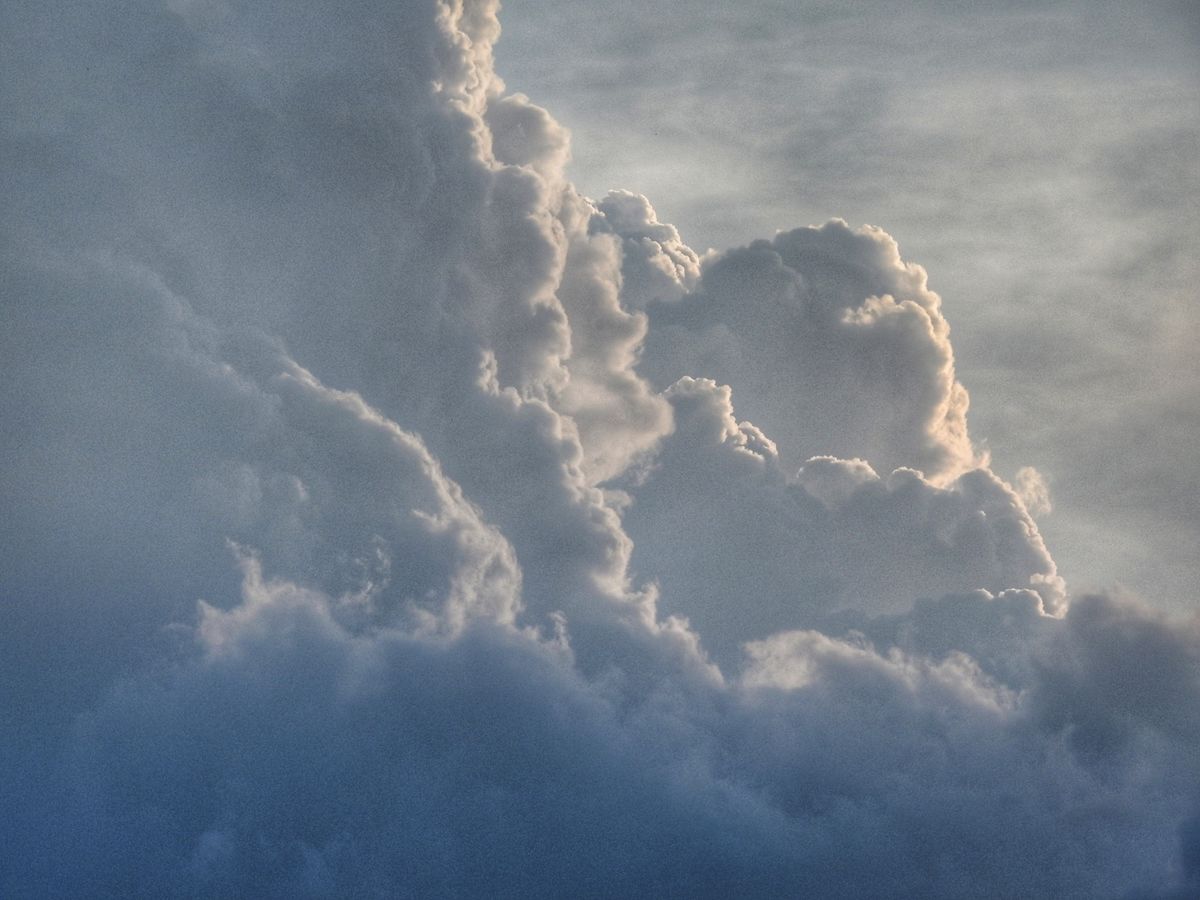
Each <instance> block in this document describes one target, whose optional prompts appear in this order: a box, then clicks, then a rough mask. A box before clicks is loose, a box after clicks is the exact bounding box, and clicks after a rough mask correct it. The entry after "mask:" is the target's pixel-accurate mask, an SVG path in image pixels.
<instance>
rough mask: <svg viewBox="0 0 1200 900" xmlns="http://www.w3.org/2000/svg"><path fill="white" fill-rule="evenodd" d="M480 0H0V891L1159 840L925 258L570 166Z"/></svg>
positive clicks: (1121, 727) (1109, 871) (986, 862)
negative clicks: (962, 371) (0, 329)
mask: <svg viewBox="0 0 1200 900" xmlns="http://www.w3.org/2000/svg"><path fill="white" fill-rule="evenodd" d="M496 13H497V5H496V4H495V3H491V2H483V0H480V2H465V3H462V2H432V0H430V2H413V3H403V4H394V3H384V2H372V0H357V2H351V3H349V4H343V5H342V6H339V7H338V9H337V10H336V12H331V11H328V10H325V9H322V8H320V7H311V8H309V7H308V6H302V7H296V6H295V5H294V4H276V3H266V4H262V3H257V4H252V5H250V4H239V3H220V4H218V3H207V2H186V3H157V2H151V0H145V2H138V3H134V4H116V3H101V4H98V5H90V6H87V7H80V8H76V9H72V10H70V11H68V12H67V13H66V14H63V15H59V14H58V13H57V12H55V11H52V10H47V9H44V8H43V7H40V6H37V5H34V4H21V3H17V4H10V5H9V6H8V7H6V9H5V11H4V14H3V15H4V23H3V25H4V29H3V32H4V34H5V35H6V40H7V42H8V43H9V44H11V45H12V47H13V48H16V49H17V51H18V52H15V53H13V54H7V53H6V54H4V55H3V57H2V59H3V62H0V66H3V70H2V71H0V85H3V88H0V101H2V103H3V112H4V117H3V123H4V124H3V126H2V127H3V142H4V147H5V158H6V159H8V160H11V161H12V164H11V165H10V166H6V167H5V173H4V176H3V177H4V179H5V185H6V188H7V194H8V196H10V197H11V198H12V202H11V203H9V204H7V205H6V206H5V208H4V211H3V212H0V228H2V229H3V235H4V241H3V249H2V253H3V257H2V258H3V279H4V281H3V285H4V293H3V297H4V301H3V302H4V308H5V321H6V329H5V334H4V336H3V338H2V340H3V342H4V343H3V360H4V362H3V372H4V380H5V384H6V386H7V390H6V391H5V393H4V395H3V397H2V398H0V409H2V410H3V416H4V421H5V422H6V424H8V425H9V427H8V428H7V429H6V434H5V435H4V437H3V438H2V439H0V448H2V453H3V460H4V469H3V472H4V477H3V479H2V481H0V502H2V503H3V506H4V508H5V509H6V516H5V521H4V523H3V525H2V526H0V528H2V529H3V531H2V534H3V537H4V541H3V543H2V548H3V549H0V589H2V592H3V607H2V611H0V615H2V616H3V619H2V623H3V628H2V629H0V673H2V674H3V683H4V684H5V686H6V691H7V698H6V702H5V704H4V706H3V717H2V718H0V763H2V764H3V770H4V773H5V774H4V776H3V778H0V805H2V806H3V808H4V809H5V810H6V816H5V817H4V820H3V822H0V838H2V839H3V847H4V849H3V851H0V893H3V894H5V895H9V894H11V895H14V896H80V895H90V896H147V897H150V896H154V897H159V896H246V895H253V896H263V897H272V896H277V897H296V896H313V897H325V896H412V897H426V896H464V895H465V896H477V895H489V896H564V895H572V896H574V895H582V896H605V895H607V896H625V895H630V896H643V895H651V896H689V897H693V896H730V895H732V894H738V895H742V896H780V895H784V896H791V895H795V894H809V895H813V896H831V897H836V896H863V895H871V896H896V897H900V896H914V895H920V896H931V897H937V896H944V897H962V896H973V895H975V896H1014V897H1015V896H1022V897H1024V896H1080V897H1083V896H1088V897H1091V896H1113V897H1120V896H1131V895H1137V896H1163V897H1165V896H1181V897H1182V896H1186V895H1187V893H1188V892H1189V891H1194V890H1196V889H1197V888H1200V825H1198V824H1197V823H1200V792H1198V791H1197V790H1196V784H1197V783H1200V771H1197V762H1196V759H1197V757H1196V754H1195V752H1194V751H1195V748H1196V744H1197V740H1198V739H1200V734H1198V733H1197V727H1198V725H1197V721H1196V717H1195V713H1194V710H1195V709H1197V708H1200V705H1198V704H1200V677H1198V671H1200V633H1198V632H1197V629H1196V627H1195V624H1194V623H1191V624H1182V623H1176V622H1171V621H1167V620H1165V619H1163V618H1161V617H1160V616H1158V615H1157V614H1155V613H1152V612H1150V611H1149V610H1147V609H1145V608H1143V607H1140V606H1138V605H1136V604H1134V603H1133V602H1132V601H1126V600H1121V599H1114V598H1108V597H1087V598H1080V599H1076V600H1074V601H1073V602H1070V603H1069V602H1068V600H1069V598H1068V595H1067V590H1066V586H1065V585H1064V584H1063V583H1062V581H1061V579H1060V578H1059V577H1058V575H1057V572H1056V568H1055V564H1054V562H1053V560H1052V558H1051V556H1050V553H1049V552H1048V551H1047V548H1046V546H1045V544H1044V542H1043V541H1042V539H1041V537H1040V535H1039V533H1038V529H1037V525H1036V523H1035V522H1034V520H1033V518H1032V517H1031V516H1030V514H1029V509H1028V508H1027V503H1028V504H1030V505H1039V506H1040V505H1044V504H1045V503H1046V502H1048V498H1047V497H1046V490H1045V485H1044V482H1043V481H1042V480H1041V479H1040V478H1038V477H1037V476H1036V473H1032V472H1030V473H1026V474H1025V475H1023V476H1022V477H1021V478H1020V479H1018V484H1017V485H1016V487H1015V488H1014V487H1013V486H1010V485H1008V484H1006V483H1005V482H1004V481H1003V480H1001V479H1000V478H998V477H997V476H996V475H995V474H993V473H992V472H991V471H989V470H988V468H987V465H986V458H985V456H984V455H983V454H981V453H980V452H978V450H977V449H976V447H975V445H974V444H973V443H972V441H971V438H970V436H969V434H968V432H967V425H966V411H967V395H966V391H965V389H964V388H963V387H962V385H961V384H959V382H958V381H957V378H956V376H955V371H954V364H953V353H952V350H951V346H950V342H949V330H948V326H947V324H946V321H945V318H944V317H943V315H942V312H941V309H940V301H939V299H938V297H937V295H936V294H933V293H932V292H930V291H929V290H928V288H927V286H926V283H925V275H924V272H923V271H922V270H921V269H920V268H919V267H917V266H915V265H912V264H909V263H906V262H904V261H903V260H902V259H901V257H900V255H899V252H898V249H897V247H896V244H895V242H894V241H893V240H892V239H891V238H890V237H888V236H887V235H886V234H884V233H883V232H881V231H879V230H877V229H870V228H862V229H857V230H856V229H852V228H850V227H849V226H847V225H846V224H845V223H842V222H831V223H828V224H826V225H824V226H821V227H819V228H803V229H799V230H796V231H792V232H788V233H784V234H780V235H778V236H776V237H775V238H774V239H773V240H770V241H756V242H753V243H751V244H749V245H748V246H747V247H744V248H741V249H737V250H732V251H729V252H727V253H716V254H709V255H706V256H705V257H704V258H703V259H702V258H701V256H700V255H699V254H697V253H696V252H695V251H693V250H692V249H690V248H689V247H688V246H687V245H686V244H685V243H684V242H683V240H682V238H681V237H680V235H679V233H678V231H677V230H676V229H674V228H673V227H672V226H670V225H668V224H665V223H661V222H659V221H658V219H657V216H656V214H655V212H654V210H653V208H652V207H651V205H650V203H649V202H648V201H646V200H645V199H644V198H642V197H639V196H637V195H635V194H632V193H629V192H620V191H617V192H613V193H612V194H610V195H609V196H608V197H606V198H604V199H603V200H601V201H599V202H594V201H592V200H590V199H588V198H587V197H584V196H582V195H581V194H580V193H579V192H578V191H577V190H575V188H574V187H573V186H572V185H571V184H570V183H569V181H568V180H567V179H566V177H565V175H564V166H565V164H566V161H567V158H568V152H569V141H568V136H567V134H566V132H565V130H564V129H563V128H562V127H561V126H559V125H558V124H557V123H556V122H555V120H554V119H553V118H552V116H551V115H550V114H549V113H548V112H547V111H545V110H544V109H542V108H540V107H538V106H537V105H536V104H534V103H533V102H532V101H530V100H529V99H528V98H527V97H525V96H523V95H521V94H517V93H510V92H509V91H508V90H507V88H506V86H505V85H504V84H503V82H502V81H501V80H500V79H499V78H498V77H497V76H496V75H495V73H494V72H493V68H492V45H493V42H494V41H495V40H496V39H497V36H498V34H499V26H498V23H497V19H496ZM735 403H736V410H735ZM739 416H748V417H749V420H750V421H745V420H743V419H740V418H739ZM751 423H753V424H751ZM1035 511H1036V510H1035Z"/></svg>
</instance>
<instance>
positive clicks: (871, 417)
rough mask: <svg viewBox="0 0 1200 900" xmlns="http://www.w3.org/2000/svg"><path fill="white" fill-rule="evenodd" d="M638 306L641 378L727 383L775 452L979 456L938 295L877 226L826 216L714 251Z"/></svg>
mask: <svg viewBox="0 0 1200 900" xmlns="http://www.w3.org/2000/svg"><path fill="white" fill-rule="evenodd" d="M651 315H652V329H651V332H650V335H649V337H648V338H647V342H646V352H645V355H644V359H643V363H642V371H644V372H645V373H646V374H647V375H648V377H649V378H650V379H651V381H653V382H654V383H656V384H658V385H660V386H664V387H665V386H666V385H668V384H670V383H672V382H673V381H674V380H675V379H677V378H679V377H680V376H683V375H695V374H698V373H704V374H706V375H708V376H709V377H713V378H716V379H717V380H718V381H720V382H722V383H726V384H729V385H730V386H731V387H732V388H733V389H734V391H736V392H737V394H738V397H739V398H744V399H742V400H740V401H739V402H741V403H742V409H743V410H744V411H745V412H746V413H747V414H748V415H749V417H750V419H751V421H754V422H755V423H756V424H758V425H760V426H761V427H763V428H764V429H765V430H766V431H767V432H768V433H769V434H771V435H773V436H774V439H775V440H777V441H778V442H779V443H780V445H781V446H782V447H784V448H785V450H784V458H785V460H787V462H788V463H789V465H798V464H799V463H800V462H802V461H803V460H804V459H806V458H808V457H810V456H820V455H834V456H842V457H847V456H855V455H858V456H862V457H864V458H866V459H867V460H868V461H869V462H871V463H872V464H873V465H875V466H877V467H879V468H881V469H882V470H884V471H891V470H892V469H894V468H899V467H901V466H907V467H911V468H915V469H918V470H920V471H922V472H925V473H926V474H927V475H929V476H930V477H932V478H936V479H941V480H945V479H949V478H953V477H954V476H956V475H958V474H960V473H961V472H963V471H965V470H966V469H967V468H970V467H972V466H974V465H976V464H977V463H979V462H981V461H982V458H981V456H980V454H978V453H977V452H976V451H975V450H974V448H973V447H972V446H971V443H970V440H969V437H968V435H967V426H966V413H967V404H968V401H967V392H966V390H965V389H964V388H963V386H962V385H961V384H959V382H958V381H957V380H956V378H955V375H954V354H953V351H952V349H951V347H950V341H949V326H948V324H947V323H946V320H945V318H944V317H943V316H942V313H941V300H940V298H939V297H938V296H937V294H935V293H933V292H932V291H930V290H929V289H928V287H927V286H926V276H925V271H924V270H923V269H922V268H921V267H920V266H916V265H913V264H910V263H906V262H904V261H903V260H902V259H901V258H900V254H899V249H898V248H897V246H896V242H895V241H894V240H892V238H891V237H889V236H888V235H887V234H885V233H884V232H883V231H881V230H880V229H877V228H869V227H864V228H861V229H858V230H852V229H851V228H849V226H847V225H846V224H845V223H844V222H836V221H835V222H829V223H827V224H825V225H823V226H821V227H820V228H800V229H797V230H795V231H790V232H786V233H781V234H779V235H776V237H775V238H774V240H772V241H756V242H754V243H752V244H750V245H749V246H747V247H742V248H739V249H737V250H732V251H729V252H727V253H725V254H720V255H717V256H715V257H713V258H712V259H710V260H708V262H707V263H706V265H705V268H704V272H703V276H702V278H701V280H700V283H699V286H698V287H697V289H696V291H695V294H694V296H690V297H688V298H687V299H686V300H684V301H682V302H680V303H678V304H676V305H671V306H667V305H661V306H658V307H654V308H652V310H651Z"/></svg>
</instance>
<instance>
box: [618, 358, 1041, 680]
mask: <svg viewBox="0 0 1200 900" xmlns="http://www.w3.org/2000/svg"><path fill="white" fill-rule="evenodd" d="M667 396H668V398H669V399H670V401H671V404H672V407H673V409H674V412H675V421H676V431H675V433H674V434H673V435H672V436H671V437H670V438H669V439H667V441H666V442H665V443H664V445H663V450H662V452H661V454H660V455H659V456H658V457H657V459H656V464H655V467H654V469H653V470H652V471H651V472H650V473H649V475H648V476H647V477H646V480H645V483H644V484H642V485H640V486H639V487H638V488H637V490H636V492H635V498H636V499H635V502H634V503H633V505H632V507H631V508H630V510H629V511H628V512H627V513H626V516H625V525H626V529H627V530H628V532H629V534H630V536H631V537H632V538H633V541H634V547H635V552H634V565H635V567H636V568H637V569H638V570H639V571H642V572H646V573H653V576H654V577H655V578H656V579H657V580H658V582H659V584H660V586H661V588H662V593H663V599H662V604H663V608H664V609H665V610H668V611H671V612H676V613H679V614H681V615H685V616H687V617H688V619H689V620H690V621H691V622H692V623H693V625H695V627H696V628H697V630H698V631H699V633H700V634H701V636H702V637H703V638H704V639H705V641H706V643H707V644H708V646H710V647H711V648H712V649H714V650H719V651H720V652H719V654H718V656H719V658H720V659H722V660H723V661H725V662H727V663H736V660H737V657H738V651H737V647H738V645H739V644H740V643H741V642H742V641H746V640H750V639H754V638H763V637H766V636H767V635H768V634H770V633H772V632H773V631H778V630H783V629H788V628H796V627H801V626H804V627H814V626H816V625H818V623H820V622H822V621H823V620H825V619H826V618H827V617H828V616H829V615H831V614H833V613H835V612H838V611H844V610H847V609H857V610H860V611H863V612H866V613H868V614H872V615H879V614H882V613H888V612H900V611H905V610H907V609H909V608H910V607H911V606H912V602H913V600H915V599H917V598H920V597H936V596H941V595H942V594H947V593H958V592H964V591H970V590H973V589H980V588H981V589H985V590H989V591H992V592H995V593H999V592H1001V591H1003V590H1006V589H1009V588H1019V589H1031V590H1035V591H1038V592H1039V593H1040V595H1041V596H1042V598H1043V602H1044V606H1045V608H1046V609H1047V610H1048V611H1051V612H1054V611H1058V610H1060V609H1061V608H1062V605H1063V601H1064V588H1063V585H1062V582H1061V579H1059V578H1058V576H1057V575H1056V572H1055V566H1054V561H1053V560H1052V559H1051V558H1050V555H1049V553H1047V551H1046V547H1045V545H1044V543H1043V542H1042V539H1041V537H1040V536H1039V535H1038V531H1037V527H1036V525H1035V524H1034V523H1033V521H1032V519H1030V517H1029V515H1028V514H1027V513H1026V512H1025V508H1024V506H1023V505H1022V503H1021V501H1020V500H1019V499H1018V497H1017V496H1016V494H1015V493H1014V492H1013V491H1012V489H1011V488H1009V487H1008V486H1006V485H1005V484H1004V483H1003V482H1002V481H1000V480H999V479H998V478H996V477H995V476H994V475H992V474H991V473H990V472H988V471H986V470H982V469H977V470H973V471H970V472H967V473H964V474H963V475H961V476H959V477H958V478H957V479H955V480H954V481H953V482H950V483H948V484H946V485H944V486H940V487H939V486H937V485H935V484H932V483H930V482H929V481H927V480H925V479H924V478H923V477H922V476H921V475H920V474H919V473H917V472H915V471H913V470H911V469H898V470H896V471H895V472H893V473H892V474H890V475H889V476H888V477H886V478H881V477H880V476H879V475H877V474H876V473H875V471H874V470H873V469H872V468H871V467H870V466H869V465H868V464H867V463H865V462H863V461H862V460H840V459H835V458H831V457H815V458H813V459H810V460H808V461H807V462H805V463H804V465H803V467H802V468H801V469H800V470H799V472H798V473H797V474H796V475H794V476H789V475H788V474H787V472H786V469H785V467H784V465H783V463H782V461H781V460H780V455H779V452H778V451H777V448H776V445H775V444H774V442H772V441H771V440H770V439H769V438H767V437H766V436H765V435H763V433H762V432H761V431H759V430H758V429H757V428H755V427H754V426H753V425H751V424H749V423H746V422H742V423H739V422H737V421H736V419H735V417H734V411H733V404H732V400H731V392H730V390H729V388H728V387H721V386H718V385H716V384H715V383H714V382H712V381H710V380H697V379H691V378H684V379H681V380H680V381H679V382H677V383H676V384H675V385H673V386H672V387H671V388H670V390H669V391H668V392H667Z"/></svg>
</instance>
